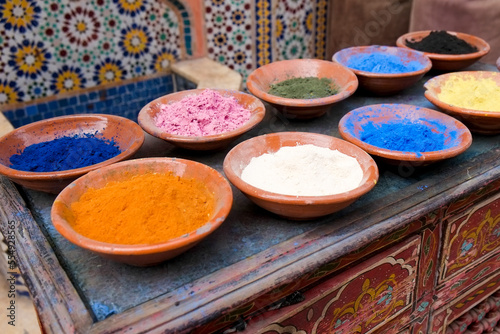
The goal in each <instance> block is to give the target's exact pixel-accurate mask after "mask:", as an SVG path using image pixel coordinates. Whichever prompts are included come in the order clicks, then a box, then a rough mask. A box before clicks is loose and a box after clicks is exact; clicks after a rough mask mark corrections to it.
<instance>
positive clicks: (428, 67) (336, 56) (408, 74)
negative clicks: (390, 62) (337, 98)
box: [332, 45, 432, 79]
mask: <svg viewBox="0 0 500 334" xmlns="http://www.w3.org/2000/svg"><path fill="white" fill-rule="evenodd" d="M382 48H384V49H392V50H400V51H401V52H408V53H410V54H414V55H416V56H418V57H419V58H421V59H423V60H424V61H425V66H424V67H423V68H421V69H419V70H416V71H411V72H404V73H375V72H368V71H362V70H357V69H355V68H351V67H349V66H347V65H346V64H344V63H343V62H341V61H340V59H339V57H340V56H341V55H342V54H343V53H346V52H348V51H350V50H360V51H361V50H370V49H377V50H380V51H379V53H386V52H385V51H384V49H382ZM332 60H333V61H335V62H337V63H338V64H340V65H342V66H345V67H347V68H348V69H350V70H351V71H353V72H354V73H355V74H356V75H361V76H364V77H369V78H378V79H383V78H387V79H394V78H407V77H413V76H420V75H424V74H425V73H427V72H429V71H430V70H431V68H432V61H431V60H430V58H429V57H427V56H426V55H425V54H424V53H423V52H421V51H417V50H414V49H411V48H402V47H399V46H386V45H363V46H352V47H349V48H344V49H342V50H339V51H337V52H335V53H334V54H333V56H332Z"/></svg>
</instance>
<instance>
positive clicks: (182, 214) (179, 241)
mask: <svg viewBox="0 0 500 334" xmlns="http://www.w3.org/2000/svg"><path fill="white" fill-rule="evenodd" d="M232 201H233V196H232V191H231V187H230V185H229V182H228V181H227V180H226V179H225V178H224V177H223V176H222V175H221V174H220V173H219V172H218V171H216V170H215V169H213V168H211V167H209V166H206V165H204V164H201V163H198V162H195V161H191V160H184V159H176V158H146V159H136V160H130V161H126V162H121V163H116V164H114V165H111V166H108V167H104V168H101V169H99V170H96V171H93V172H90V173H88V174H86V175H84V176H82V177H80V178H78V179H77V180H76V181H74V182H73V183H71V184H70V185H69V186H67V187H66V188H64V189H63V191H62V192H61V193H59V195H58V196H57V198H56V199H55V201H54V204H53V206H52V211H51V218H52V222H53V224H54V227H55V228H56V230H57V231H58V232H59V233H60V234H61V235H62V236H63V237H65V238H66V239H67V240H68V241H70V242H71V243H73V244H75V245H77V246H80V247H82V248H84V249H87V250H89V251H92V252H95V253H97V254H99V255H101V256H103V257H106V258H109V259H111V260H114V261H118V262H123V263H127V264H130V265H134V266H151V265H155V264H158V263H161V262H164V261H166V260H169V259H171V258H173V257H175V256H177V255H179V254H181V253H183V252H185V251H186V250H188V249H190V248H191V247H193V246H195V245H196V244H197V243H199V242H200V241H202V240H203V239H204V238H206V237H207V236H209V235H210V234H211V233H212V232H213V231H215V230H216V229H217V228H218V227H219V226H220V225H221V224H222V223H223V222H224V220H225V219H226V217H227V215H228V214H229V211H230V210H231V206H232Z"/></svg>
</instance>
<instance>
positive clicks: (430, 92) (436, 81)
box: [424, 71, 500, 118]
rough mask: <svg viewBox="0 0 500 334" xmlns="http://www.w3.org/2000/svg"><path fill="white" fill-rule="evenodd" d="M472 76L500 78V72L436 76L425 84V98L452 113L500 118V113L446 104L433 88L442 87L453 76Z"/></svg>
mask: <svg viewBox="0 0 500 334" xmlns="http://www.w3.org/2000/svg"><path fill="white" fill-rule="evenodd" d="M467 75H471V76H474V77H477V76H480V75H485V76H497V77H499V78H500V73H499V72H493V71H460V72H450V73H444V74H441V75H438V76H435V77H433V78H431V79H429V80H427V82H425V83H424V88H425V92H424V96H425V97H426V98H427V99H428V100H429V101H430V102H432V104H434V105H436V106H437V107H439V108H441V109H443V110H446V111H450V112H453V113H456V114H460V115H470V116H476V117H487V118H500V111H488V110H479V109H469V108H464V107H459V106H456V105H453V104H448V103H446V102H443V101H441V100H440V99H439V98H438V96H437V94H436V92H435V90H434V88H435V87H433V86H435V85H436V86H440V85H441V84H442V83H443V82H444V81H446V80H447V79H448V78H449V77H453V76H467Z"/></svg>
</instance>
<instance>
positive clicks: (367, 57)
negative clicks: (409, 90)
mask: <svg viewBox="0 0 500 334" xmlns="http://www.w3.org/2000/svg"><path fill="white" fill-rule="evenodd" d="M347 66H348V67H350V68H353V69H355V70H359V71H366V72H372V73H385V74H394V73H408V72H414V71H418V70H421V69H423V68H424V65H422V64H421V63H419V62H418V61H416V60H412V61H410V60H409V59H405V58H404V57H398V56H395V55H392V54H385V53H376V52H375V53H359V54H355V55H352V56H351V57H350V58H349V59H348V60H347Z"/></svg>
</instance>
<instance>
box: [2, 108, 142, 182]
mask: <svg viewBox="0 0 500 334" xmlns="http://www.w3.org/2000/svg"><path fill="white" fill-rule="evenodd" d="M80 119H81V120H82V121H85V120H90V119H100V120H107V121H110V120H111V121H112V122H122V123H124V124H125V126H126V127H127V128H128V129H131V130H132V132H133V134H134V136H133V138H134V141H133V143H132V145H130V147H129V148H128V149H126V150H125V151H122V152H121V153H120V154H118V155H116V156H114V157H111V158H109V159H107V160H104V161H101V162H99V163H97V164H94V165H90V166H85V167H80V168H75V169H67V170H63V171H54V172H29V171H22V170H18V169H13V168H10V167H8V166H5V165H4V164H2V163H0V174H2V175H5V176H7V177H9V178H15V179H19V180H37V181H40V180H54V179H65V178H73V177H77V176H80V175H83V174H85V173H87V172H89V171H92V170H95V169H98V168H101V167H104V166H107V165H110V164H113V163H115V162H118V161H122V160H125V159H128V158H130V157H131V156H133V155H134V154H135V153H136V152H137V151H138V150H139V149H140V148H141V146H142V144H143V143H144V140H145V136H144V132H143V131H142V128H141V127H140V126H139V125H138V124H137V123H135V122H134V121H132V120H130V119H128V118H125V117H122V116H117V115H108V114H75V115H66V116H58V117H52V118H47V119H43V120H40V121H36V122H33V123H29V124H26V125H23V126H21V127H19V128H16V129H14V130H13V131H11V132H9V133H7V134H5V135H4V136H2V137H0V144H1V143H2V142H3V141H4V140H6V139H7V138H9V137H11V136H13V135H15V134H17V133H18V132H19V131H21V130H23V131H25V130H29V129H31V128H38V127H39V126H40V125H43V124H49V123H52V122H54V121H56V122H63V121H64V120H80Z"/></svg>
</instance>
